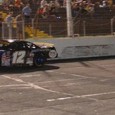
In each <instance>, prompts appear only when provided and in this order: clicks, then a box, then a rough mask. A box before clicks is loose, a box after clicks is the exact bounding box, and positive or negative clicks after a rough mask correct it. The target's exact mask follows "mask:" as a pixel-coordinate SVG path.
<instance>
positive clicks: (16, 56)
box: [12, 51, 26, 64]
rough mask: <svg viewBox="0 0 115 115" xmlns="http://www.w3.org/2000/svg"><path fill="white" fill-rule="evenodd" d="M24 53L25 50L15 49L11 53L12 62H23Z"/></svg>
mask: <svg viewBox="0 0 115 115" xmlns="http://www.w3.org/2000/svg"><path fill="white" fill-rule="evenodd" d="M25 55H26V52H25V51H16V52H14V53H13V59H12V64H23V63H24V57H25Z"/></svg>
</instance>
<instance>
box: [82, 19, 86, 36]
mask: <svg viewBox="0 0 115 115" xmlns="http://www.w3.org/2000/svg"><path fill="white" fill-rule="evenodd" d="M83 35H84V36H86V21H83Z"/></svg>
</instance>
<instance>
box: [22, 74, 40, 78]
mask: <svg viewBox="0 0 115 115" xmlns="http://www.w3.org/2000/svg"><path fill="white" fill-rule="evenodd" d="M39 76H41V74H35V75H26V74H23V75H21V76H20V77H23V78H29V77H39Z"/></svg>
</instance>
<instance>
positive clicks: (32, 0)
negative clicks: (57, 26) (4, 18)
mask: <svg viewBox="0 0 115 115" xmlns="http://www.w3.org/2000/svg"><path fill="white" fill-rule="evenodd" d="M92 1H93V0H92ZM92 1H91V0H72V1H71V8H72V16H73V17H78V16H80V15H87V14H88V15H93V14H94V13H95V12H96V11H98V9H99V10H100V11H101V10H102V9H107V10H109V11H110V10H111V9H110V8H111V4H110V3H109V2H108V0H100V2H95V3H94V2H92ZM60 8H63V9H65V10H66V0H3V2H2V4H1V6H0V9H1V10H3V11H5V12H7V13H8V12H13V16H17V15H18V14H20V13H22V14H23V16H24V18H26V20H27V21H28V19H29V18H30V17H32V18H34V17H35V16H36V15H38V16H39V17H40V18H48V17H49V16H53V17H56V18H61V15H60V14H61V12H59V9H60Z"/></svg>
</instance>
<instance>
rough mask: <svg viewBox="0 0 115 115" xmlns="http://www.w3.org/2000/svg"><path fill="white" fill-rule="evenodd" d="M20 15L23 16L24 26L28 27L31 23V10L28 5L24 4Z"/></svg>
mask: <svg viewBox="0 0 115 115" xmlns="http://www.w3.org/2000/svg"><path fill="white" fill-rule="evenodd" d="M22 13H23V15H24V21H25V24H26V25H27V26H28V25H30V22H31V13H32V9H31V8H30V4H26V6H25V7H24V8H23V9H22Z"/></svg>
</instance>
